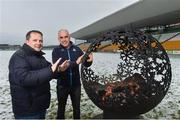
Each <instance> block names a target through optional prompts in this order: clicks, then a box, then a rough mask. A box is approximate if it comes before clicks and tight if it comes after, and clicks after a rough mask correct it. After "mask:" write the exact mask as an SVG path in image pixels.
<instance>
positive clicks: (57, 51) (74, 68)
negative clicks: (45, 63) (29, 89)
mask: <svg viewBox="0 0 180 120" xmlns="http://www.w3.org/2000/svg"><path fill="white" fill-rule="evenodd" d="M70 44H71V45H70V47H69V48H68V49H67V48H65V47H63V46H62V45H59V46H58V47H56V48H54V49H53V52H52V60H53V63H55V62H56V60H58V59H59V58H62V59H61V61H60V64H62V63H63V62H64V61H65V60H70V66H69V68H68V69H67V70H65V71H64V72H60V73H58V75H57V76H58V81H57V85H62V86H66V87H68V86H79V85H81V82H80V74H79V65H78V64H76V60H77V59H78V58H79V57H80V56H81V55H83V51H82V50H81V49H80V48H79V47H77V46H75V45H74V44H72V42H70ZM91 64H92V62H87V61H85V62H84V65H85V66H86V67H89V66H90V65H91Z"/></svg>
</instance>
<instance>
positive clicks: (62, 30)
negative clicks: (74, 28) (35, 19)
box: [58, 29, 69, 35]
mask: <svg viewBox="0 0 180 120" xmlns="http://www.w3.org/2000/svg"><path fill="white" fill-rule="evenodd" d="M61 32H66V33H68V35H69V31H68V30H67V29H60V30H59V31H58V34H59V33H61Z"/></svg>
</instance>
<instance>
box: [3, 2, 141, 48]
mask: <svg viewBox="0 0 180 120" xmlns="http://www.w3.org/2000/svg"><path fill="white" fill-rule="evenodd" d="M136 1H138V0H0V44H20V45H22V44H23V42H24V41H25V34H26V32H28V31H29V30H32V29H37V30H40V31H42V32H43V33H44V44H45V45H55V44H58V42H57V31H58V30H59V29H60V28H67V29H69V31H70V33H72V32H74V31H76V30H78V29H80V28H82V27H85V26H87V25H88V24H91V23H93V22H95V21H96V20H98V19H101V18H103V17H105V16H107V15H109V14H111V13H113V12H115V11H117V10H119V9H121V8H124V7H126V6H128V5H130V4H132V3H134V2H136ZM110 24H112V23H110Z"/></svg>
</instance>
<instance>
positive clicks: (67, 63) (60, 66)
mask: <svg viewBox="0 0 180 120" xmlns="http://www.w3.org/2000/svg"><path fill="white" fill-rule="evenodd" d="M69 66H70V62H69V60H65V61H64V62H63V63H62V64H61V65H59V67H58V72H63V71H65V70H66V69H68V67H69Z"/></svg>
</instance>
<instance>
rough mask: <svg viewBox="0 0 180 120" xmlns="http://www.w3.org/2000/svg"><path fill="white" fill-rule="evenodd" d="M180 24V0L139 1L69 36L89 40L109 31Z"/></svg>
mask: <svg viewBox="0 0 180 120" xmlns="http://www.w3.org/2000/svg"><path fill="white" fill-rule="evenodd" d="M175 23H180V0H139V1H138V2H136V3H134V4H132V5H130V6H128V7H126V8H124V9H121V10H119V11H117V12H115V13H113V14H111V15H109V16H106V17H104V18H103V19H100V20H98V21H96V22H94V23H92V24H90V25H88V26H86V27H84V28H82V29H79V30H78V31H75V32H73V33H72V34H71V36H72V37H73V38H76V39H86V40H87V39H91V38H94V37H96V36H97V35H99V34H100V33H103V32H106V31H109V30H117V29H118V30H121V31H125V30H127V29H129V28H133V29H138V28H143V27H148V26H149V27H152V26H159V25H167V24H175Z"/></svg>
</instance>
